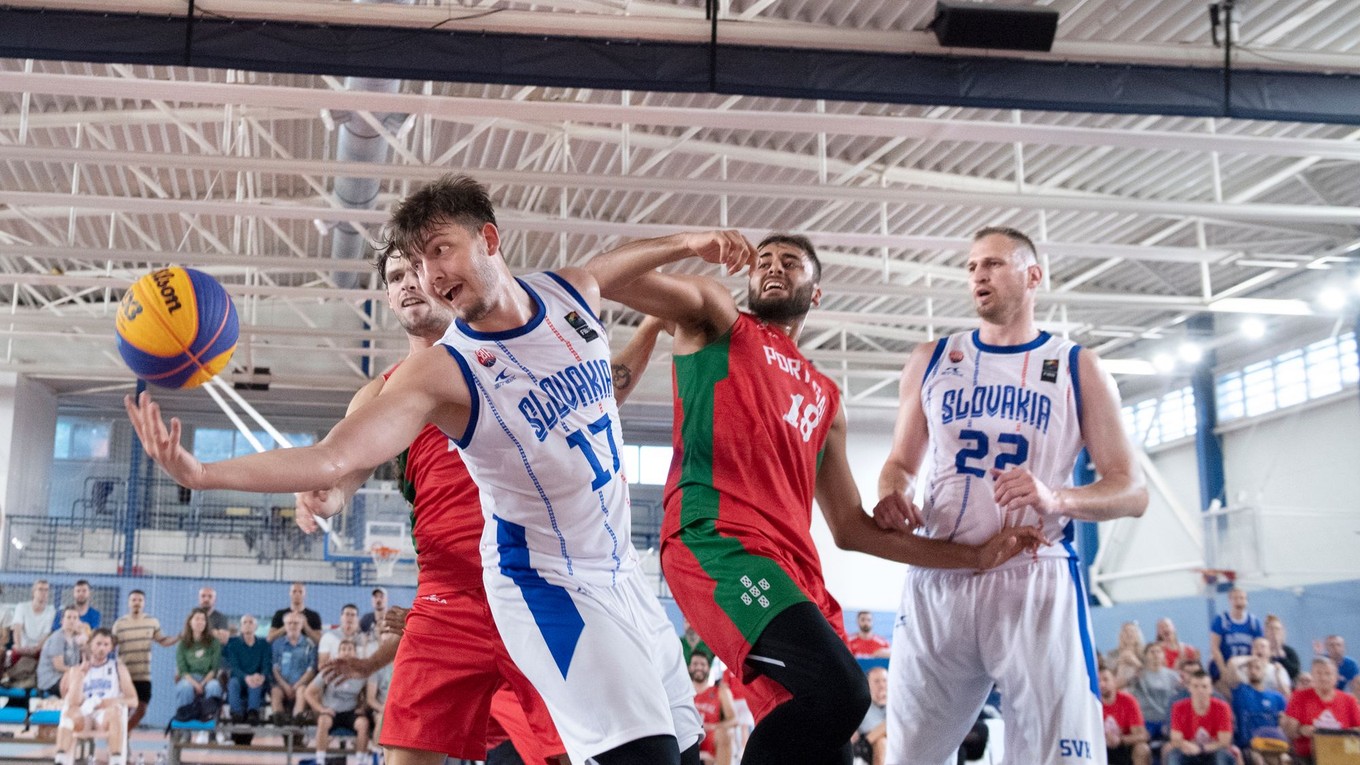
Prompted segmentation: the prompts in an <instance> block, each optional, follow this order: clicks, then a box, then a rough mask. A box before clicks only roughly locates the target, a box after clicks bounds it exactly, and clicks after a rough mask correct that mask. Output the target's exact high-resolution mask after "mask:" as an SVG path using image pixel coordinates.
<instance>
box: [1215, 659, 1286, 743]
mask: <svg viewBox="0 0 1360 765" xmlns="http://www.w3.org/2000/svg"><path fill="white" fill-rule="evenodd" d="M1239 666H1240V667H1242V669H1243V670H1244V671H1245V673H1246V677H1245V678H1244V677H1242V676H1241V673H1239V671H1238V667H1239ZM1223 678H1224V680H1225V681H1226V682H1227V684H1228V687H1230V688H1232V710H1233V723H1234V724H1233V743H1234V744H1236V745H1237V747H1238V748H1239V749H1241V750H1242V751H1243V753H1244V754H1246V755H1248V757H1247V762H1248V763H1259V762H1262V761H1269V760H1268V759H1267V755H1268V754H1273V753H1266V752H1252V751H1251V749H1252V747H1251V742H1252V739H1254V738H1267V739H1273V740H1275V741H1281V742H1283V741H1285V740H1286V739H1285V736H1284V731H1283V730H1281V729H1280V714H1281V713H1283V712H1284V709H1285V703H1286V702H1285V698H1284V696H1283V695H1281V694H1280V693H1279V692H1278V691H1272V690H1270V689H1269V688H1267V687H1266V682H1265V681H1266V663H1265V661H1264V660H1263V659H1261V657H1259V656H1252V657H1250V658H1249V659H1247V660H1246V662H1244V663H1243V664H1241V665H1239V664H1237V663H1235V662H1230V663H1229V664H1228V665H1227V669H1226V670H1225V672H1224V674H1223ZM1251 754H1255V755H1259V756H1256V757H1252V756H1249V755H1251Z"/></svg>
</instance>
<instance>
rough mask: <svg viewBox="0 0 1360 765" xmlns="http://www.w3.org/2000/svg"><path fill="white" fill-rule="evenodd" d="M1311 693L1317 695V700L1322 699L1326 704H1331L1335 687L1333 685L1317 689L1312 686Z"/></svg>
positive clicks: (1334, 694)
mask: <svg viewBox="0 0 1360 765" xmlns="http://www.w3.org/2000/svg"><path fill="white" fill-rule="evenodd" d="M1313 691H1314V692H1316V693H1317V695H1318V698H1320V699H1322V700H1323V701H1325V702H1327V703H1328V704H1330V703H1332V699H1333V698H1335V697H1336V686H1334V685H1329V686H1327V687H1326V688H1318V687H1316V686H1314V687H1313Z"/></svg>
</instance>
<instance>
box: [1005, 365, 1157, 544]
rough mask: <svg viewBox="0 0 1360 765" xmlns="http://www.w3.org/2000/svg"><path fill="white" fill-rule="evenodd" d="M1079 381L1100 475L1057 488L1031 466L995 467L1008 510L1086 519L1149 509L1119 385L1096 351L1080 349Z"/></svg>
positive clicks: (1086, 433) (1082, 414)
mask: <svg viewBox="0 0 1360 765" xmlns="http://www.w3.org/2000/svg"><path fill="white" fill-rule="evenodd" d="M1077 365H1078V368H1077V371H1078V379H1080V380H1081V381H1082V385H1081V393H1082V395H1081V411H1079V412H1078V413H1077V416H1078V417H1079V418H1080V421H1081V435H1082V440H1083V441H1084V442H1085V443H1086V450H1087V451H1088V452H1090V454H1091V461H1092V462H1093V463H1094V465H1095V469H1096V474H1097V475H1098V476H1099V477H1098V478H1097V479H1096V481H1095V483H1092V484H1089V485H1086V486H1079V487H1075V488H1065V489H1054V488H1051V487H1048V486H1045V485H1044V484H1042V483H1040V482H1039V481H1038V480H1037V479H1036V478H1035V477H1034V476H1033V474H1031V473H1030V472H1029V470H1027V469H1025V468H1023V467H1017V468H1013V469H1011V470H1007V471H1005V472H1004V473H1003V472H1001V471H998V470H995V469H994V470H993V471H992V478H993V494H994V496H995V497H996V504H997V505H998V506H999V507H1001V508H1003V509H1004V510H1006V512H1008V513H1019V512H1023V511H1024V510H1025V509H1026V508H1031V509H1033V510H1034V511H1035V512H1037V513H1039V514H1041V515H1050V514H1053V515H1065V516H1067V517H1069V518H1077V519H1079V520H1083V521H1108V520H1113V519H1115V518H1122V517H1125V516H1132V517H1135V518H1136V517H1138V516H1141V515H1142V514H1143V512H1144V511H1146V510H1147V504H1148V494H1147V486H1146V485H1145V484H1144V482H1143V472H1142V470H1140V469H1139V468H1138V464H1137V462H1136V461H1135V459H1134V456H1133V445H1132V444H1131V443H1130V442H1129V437H1128V434H1127V433H1125V432H1124V420H1123V418H1122V417H1121V416H1120V413H1119V388H1118V387H1116V386H1115V382H1114V378H1113V377H1111V376H1110V374H1109V373H1108V372H1106V371H1105V370H1104V368H1102V367H1101V365H1100V360H1099V359H1098V358H1096V355H1095V354H1094V353H1092V352H1091V351H1088V350H1082V351H1081V353H1080V354H1079V356H1078V357H1077Z"/></svg>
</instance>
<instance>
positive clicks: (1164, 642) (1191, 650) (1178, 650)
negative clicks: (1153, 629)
mask: <svg viewBox="0 0 1360 765" xmlns="http://www.w3.org/2000/svg"><path fill="white" fill-rule="evenodd" d="M1157 644H1158V645H1160V646H1161V647H1162V653H1164V654H1166V666H1167V667H1168V668H1170V669H1175V668H1176V663H1177V662H1178V661H1180V658H1181V657H1182V656H1184V657H1185V658H1187V659H1198V658H1199V649H1198V648H1196V647H1194V646H1192V645H1186V644H1184V643H1182V642H1181V641H1180V638H1178V637H1176V624H1175V623H1174V622H1172V621H1171V620H1170V619H1167V618H1162V619H1159V620H1157Z"/></svg>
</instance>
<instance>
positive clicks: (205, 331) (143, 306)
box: [117, 266, 239, 388]
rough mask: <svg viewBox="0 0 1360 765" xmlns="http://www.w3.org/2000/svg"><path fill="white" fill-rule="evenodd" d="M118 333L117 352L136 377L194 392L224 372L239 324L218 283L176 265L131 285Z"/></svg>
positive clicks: (119, 319)
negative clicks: (194, 388) (190, 389)
mask: <svg viewBox="0 0 1360 765" xmlns="http://www.w3.org/2000/svg"><path fill="white" fill-rule="evenodd" d="M117 332H118V353H119V355H121V356H122V357H123V361H124V362H125V363H127V365H128V368H129V369H131V370H132V371H133V373H135V374H136V375H137V376H138V377H140V378H142V379H143V380H146V381H147V382H150V383H155V384H156V385H160V386H163V387H166V388H193V387H196V386H198V385H202V384H203V383H205V382H207V381H208V380H210V379H211V378H212V377H213V376H214V375H216V374H217V373H218V372H221V371H222V370H223V369H224V368H226V366H227V363H228V362H229V361H230V360H231V355H232V353H233V352H235V350H236V340H237V335H238V333H239V325H238V323H237V318H236V307H235V306H234V305H232V302H231V297H230V296H229V295H228V294H227V291H226V290H225V289H224V288H223V287H222V285H221V284H219V283H218V282H217V280H216V279H214V278H212V277H211V276H209V275H208V274H205V273H203V272H202V271H195V270H193V269H190V268H179V267H178V266H172V267H170V268H162V269H160V270H157V271H153V272H152V273H149V274H147V275H145V276H143V277H142V278H140V279H138V280H137V281H136V282H133V284H132V286H131V287H130V288H128V291H127V293H126V294H124V295H123V300H122V302H121V303H120V304H119V307H118V315H117Z"/></svg>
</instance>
